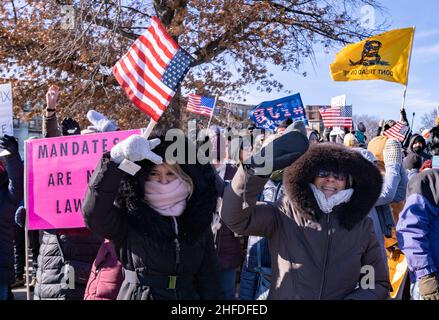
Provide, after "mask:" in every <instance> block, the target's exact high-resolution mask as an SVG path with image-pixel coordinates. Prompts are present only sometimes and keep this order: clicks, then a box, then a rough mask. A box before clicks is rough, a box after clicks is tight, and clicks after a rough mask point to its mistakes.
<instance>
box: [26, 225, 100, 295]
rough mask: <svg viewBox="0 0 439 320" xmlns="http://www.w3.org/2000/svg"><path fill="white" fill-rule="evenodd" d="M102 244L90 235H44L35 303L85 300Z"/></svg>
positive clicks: (96, 237)
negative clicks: (93, 266)
mask: <svg viewBox="0 0 439 320" xmlns="http://www.w3.org/2000/svg"><path fill="white" fill-rule="evenodd" d="M101 243H102V238H101V237H99V236H96V235H92V234H91V233H90V232H88V234H87V235H84V233H82V234H78V235H73V234H72V233H71V234H69V235H65V234H59V233H58V231H56V230H55V231H43V236H42V240H41V244H40V253H39V255H38V269H37V284H36V286H35V290H34V299H35V300H82V299H83V297H84V291H85V286H86V284H87V280H88V278H89V276H90V272H91V268H92V264H93V261H94V259H95V258H96V253H97V252H98V249H99V246H100V244H101ZM72 271H73V272H72ZM67 280H68V281H67ZM72 280H74V285H73V284H72V283H71V282H72ZM69 282H70V283H69Z"/></svg>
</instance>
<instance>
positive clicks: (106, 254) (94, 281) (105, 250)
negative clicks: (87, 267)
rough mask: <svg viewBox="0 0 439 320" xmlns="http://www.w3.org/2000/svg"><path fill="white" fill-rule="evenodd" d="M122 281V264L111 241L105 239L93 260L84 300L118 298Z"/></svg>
mask: <svg viewBox="0 0 439 320" xmlns="http://www.w3.org/2000/svg"><path fill="white" fill-rule="evenodd" d="M122 282H123V272H122V264H121V263H120V262H119V260H118V259H117V254H116V251H115V250H114V246H113V244H112V243H111V241H109V240H105V241H104V242H103V243H102V245H101V247H100V248H99V251H98V255H97V256H96V260H95V261H94V262H93V267H92V269H91V273H90V278H89V279H88V282H87V288H86V289H85V294H84V300H116V298H117V295H118V293H119V290H120V286H121V285H122Z"/></svg>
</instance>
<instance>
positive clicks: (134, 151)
mask: <svg viewBox="0 0 439 320" xmlns="http://www.w3.org/2000/svg"><path fill="white" fill-rule="evenodd" d="M159 144H160V139H152V140H147V139H145V138H144V137H142V136H140V135H138V134H133V135H132V136H129V137H128V138H127V139H125V140H123V141H121V142H119V143H118V144H116V145H115V146H114V147H113V148H111V160H113V162H115V163H117V164H119V163H121V162H122V161H123V160H124V159H127V160H130V161H132V162H135V161H141V160H144V159H148V160H149V161H151V162H153V163H155V164H161V163H163V159H162V157H160V156H159V155H157V154H155V153H154V152H152V151H151V150H152V149H154V148H155V147H157V146H158V145H159Z"/></svg>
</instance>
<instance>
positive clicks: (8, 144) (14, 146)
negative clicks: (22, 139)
mask: <svg viewBox="0 0 439 320" xmlns="http://www.w3.org/2000/svg"><path fill="white" fill-rule="evenodd" d="M0 148H2V149H5V150H7V151H9V153H10V154H11V155H13V154H18V141H17V139H15V138H14V137H12V136H8V135H7V134H5V135H4V136H3V137H1V138H0Z"/></svg>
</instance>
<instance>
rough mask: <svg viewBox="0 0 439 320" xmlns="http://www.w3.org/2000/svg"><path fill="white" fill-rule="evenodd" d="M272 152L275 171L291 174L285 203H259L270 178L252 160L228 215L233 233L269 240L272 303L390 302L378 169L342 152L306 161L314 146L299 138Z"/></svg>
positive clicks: (228, 197) (228, 199)
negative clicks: (379, 233) (378, 217)
mask: <svg viewBox="0 0 439 320" xmlns="http://www.w3.org/2000/svg"><path fill="white" fill-rule="evenodd" d="M267 147H269V146H267ZM271 147H272V152H271V153H272V155H273V157H272V158H271V159H270V157H268V160H270V161H271V163H272V168H273V169H274V170H278V169H282V168H283V167H288V168H287V169H286V171H285V173H284V177H283V179H284V185H285V196H284V197H283V198H281V199H279V201H277V202H276V203H274V204H266V203H257V202H256V200H257V196H258V194H259V193H260V192H261V190H262V188H263V186H264V184H265V183H266V181H267V178H264V177H261V176H256V174H261V172H263V173H264V174H265V171H264V170H260V167H258V166H257V165H256V161H253V160H252V161H251V162H250V163H249V164H248V165H246V168H245V170H244V168H240V170H238V172H237V173H236V175H235V177H234V179H233V181H232V184H231V185H230V187H228V188H227V189H226V190H225V194H224V205H223V208H222V211H221V214H222V218H223V220H224V221H225V222H226V224H227V225H228V226H229V227H230V228H231V229H232V230H233V231H235V232H237V233H239V234H244V235H258V236H264V237H267V238H268V241H269V248H270V254H271V266H272V281H271V288H270V293H269V296H268V299H386V298H387V296H388V292H389V288H390V283H389V280H388V278H387V272H386V268H385V264H384V261H383V257H382V255H381V253H380V248H379V245H378V242H377V239H376V236H375V233H374V229H373V224H372V221H371V220H370V219H369V218H368V217H367V214H368V212H369V210H370V209H371V208H372V206H373V205H374V203H375V202H376V200H377V198H378V195H379V193H380V189H381V183H382V179H381V176H380V173H379V171H378V169H377V168H376V167H375V166H374V165H373V164H371V163H370V162H369V161H367V160H366V159H364V158H363V157H362V156H361V155H360V154H359V153H357V152H355V151H350V150H348V149H346V148H345V147H343V146H338V145H334V144H319V145H315V146H312V147H311V148H310V150H309V151H308V152H307V153H305V154H304V155H303V156H301V157H300V158H299V156H300V155H302V154H303V153H304V152H305V151H306V149H307V147H308V142H307V141H306V137H304V136H303V135H301V134H299V133H297V132H290V133H288V134H285V135H283V136H282V137H280V138H278V139H276V140H274V141H273V145H272V146H271ZM267 150H268V151H266V152H265V153H262V152H261V154H259V155H255V156H253V157H254V158H257V157H258V156H261V155H264V154H267V153H268V154H269V153H270V152H269V150H270V149H267ZM297 158H299V159H298V160H297V161H295V162H294V160H296V159H297ZM293 162H294V163H293ZM362 273H363V274H364V273H365V275H364V278H363V279H362ZM366 277H367V278H368V280H369V281H364V280H365V278H366ZM370 282H372V283H370Z"/></svg>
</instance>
